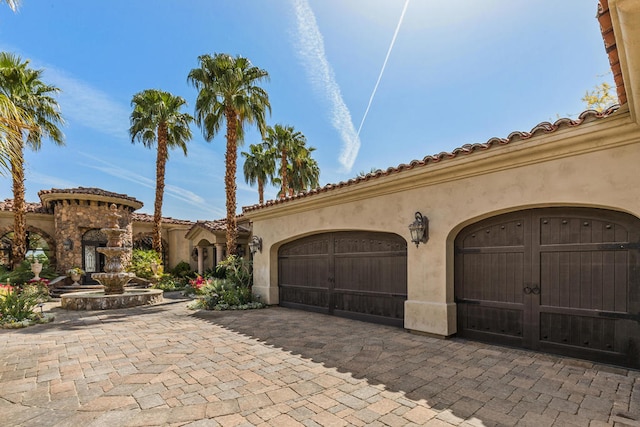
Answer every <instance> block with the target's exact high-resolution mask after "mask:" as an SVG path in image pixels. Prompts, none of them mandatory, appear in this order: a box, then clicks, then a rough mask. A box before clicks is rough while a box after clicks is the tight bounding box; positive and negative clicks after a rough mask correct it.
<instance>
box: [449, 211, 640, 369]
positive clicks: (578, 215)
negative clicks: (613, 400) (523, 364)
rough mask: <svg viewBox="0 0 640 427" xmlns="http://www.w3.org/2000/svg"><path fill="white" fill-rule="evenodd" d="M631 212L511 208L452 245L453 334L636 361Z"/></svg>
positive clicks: (637, 272)
mask: <svg viewBox="0 0 640 427" xmlns="http://www.w3.org/2000/svg"><path fill="white" fill-rule="evenodd" d="M639 242H640V221H639V220H638V219H637V218H635V217H633V216H631V215H628V214H624V213H620V212H613V211H607V210H601V209H587V208H549V209H535V210H528V211H522V212H516V213H511V214H506V215H501V216H498V217H494V218H491V219H488V220H485V221H482V222H480V223H477V224H474V225H471V226H469V227H467V228H465V229H464V230H462V231H461V232H460V234H459V235H458V237H457V238H456V242H455V248H456V255H455V257H456V258H455V297H456V302H457V310H458V334H459V335H460V336H463V337H468V338H472V339H478V340H485V341H491V342H496V343H501V344H507V345H514V346H521V347H524V348H530V349H535V350H541V351H547V352H550V353H558V354H563V355H567V356H574V357H580V358H586V359H591V360H596V361H601V362H605V363H612V364H618V365H623V366H630V367H636V368H637V367H640V282H639V276H640V261H639V255H640V250H639V248H640V244H639Z"/></svg>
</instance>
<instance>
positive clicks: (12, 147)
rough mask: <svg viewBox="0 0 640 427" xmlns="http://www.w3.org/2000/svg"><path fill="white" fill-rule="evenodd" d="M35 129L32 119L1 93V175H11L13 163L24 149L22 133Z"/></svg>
mask: <svg viewBox="0 0 640 427" xmlns="http://www.w3.org/2000/svg"><path fill="white" fill-rule="evenodd" d="M33 129H34V128H33V121H32V120H31V118H30V117H29V116H27V114H26V113H25V112H24V111H23V110H22V109H21V108H19V107H16V106H15V105H14V104H13V103H12V102H11V101H10V100H9V98H7V97H6V96H5V95H4V94H2V93H0V175H4V174H5V172H9V173H11V162H12V161H13V160H14V159H17V158H18V156H19V153H20V147H22V132H23V131H24V130H33Z"/></svg>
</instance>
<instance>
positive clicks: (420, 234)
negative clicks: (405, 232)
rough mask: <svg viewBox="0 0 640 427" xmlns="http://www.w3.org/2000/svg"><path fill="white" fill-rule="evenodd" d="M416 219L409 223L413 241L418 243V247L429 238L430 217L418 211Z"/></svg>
mask: <svg viewBox="0 0 640 427" xmlns="http://www.w3.org/2000/svg"><path fill="white" fill-rule="evenodd" d="M415 218H416V220H415V221H413V222H412V223H411V224H409V232H410V233H411V241H412V242H413V243H415V244H416V248H417V247H418V246H419V245H420V243H427V240H429V219H428V218H427V217H426V216H422V214H421V213H420V212H416V215H415Z"/></svg>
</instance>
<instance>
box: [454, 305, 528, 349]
mask: <svg viewBox="0 0 640 427" xmlns="http://www.w3.org/2000/svg"><path fill="white" fill-rule="evenodd" d="M458 309H459V310H461V311H462V313H461V314H462V316H461V319H462V325H461V326H462V328H463V329H464V331H465V336H467V337H476V338H480V339H482V338H484V339H491V340H492V341H496V340H497V341H498V342H504V343H507V344H511V343H513V342H514V339H516V340H517V341H518V342H521V340H522V331H523V321H524V319H523V311H522V307H514V308H513V309H509V308H504V307H491V306H484V305H479V304H461V305H459V308H458ZM470 333H471V334H470ZM500 335H502V336H505V337H508V338H507V339H506V340H504V341H503V340H501V339H500V338H499V337H498V336H500Z"/></svg>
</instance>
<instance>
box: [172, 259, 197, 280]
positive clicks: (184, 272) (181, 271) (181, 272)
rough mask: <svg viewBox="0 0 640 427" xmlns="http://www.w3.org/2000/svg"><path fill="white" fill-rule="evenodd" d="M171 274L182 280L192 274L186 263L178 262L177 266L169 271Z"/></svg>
mask: <svg viewBox="0 0 640 427" xmlns="http://www.w3.org/2000/svg"><path fill="white" fill-rule="evenodd" d="M171 274H173V275H174V276H175V277H182V278H184V277H190V276H191V275H192V274H193V272H192V271H191V266H190V265H189V263H188V262H186V261H180V262H179V263H178V264H176V266H175V267H173V269H172V270H171Z"/></svg>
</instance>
